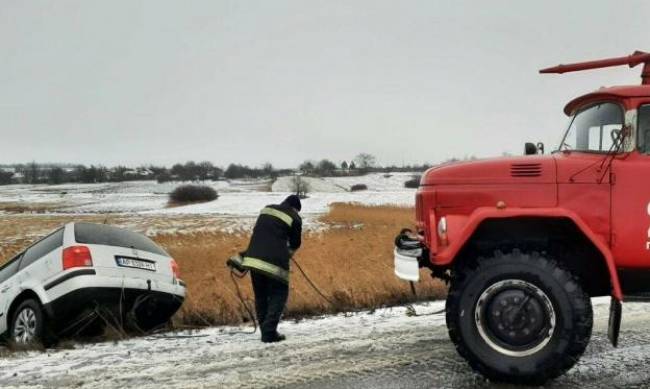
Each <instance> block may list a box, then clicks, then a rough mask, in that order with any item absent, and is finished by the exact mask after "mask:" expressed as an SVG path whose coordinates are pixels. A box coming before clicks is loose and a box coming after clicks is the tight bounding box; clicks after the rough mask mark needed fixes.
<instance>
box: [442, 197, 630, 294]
mask: <svg viewBox="0 0 650 389" xmlns="http://www.w3.org/2000/svg"><path fill="white" fill-rule="evenodd" d="M515 217H546V218H567V219H570V220H571V221H573V223H574V224H575V225H576V226H577V227H578V228H579V229H580V231H582V233H583V234H584V235H585V236H586V237H587V238H588V239H589V240H590V241H591V242H592V243H593V245H594V246H595V247H596V248H597V249H598V251H600V253H601V254H602V255H603V258H605V262H606V265H607V270H608V271H609V276H610V281H611V284H612V296H613V297H614V298H616V299H617V300H619V301H622V300H623V292H622V290H621V284H620V282H619V279H618V273H617V271H616V265H615V264H614V256H613V255H612V252H611V250H610V249H609V247H608V245H607V242H606V241H605V240H604V239H603V238H602V237H601V236H599V235H597V234H595V233H594V232H593V231H592V230H591V228H589V226H588V225H587V224H586V223H585V222H584V221H583V220H582V218H580V216H578V215H577V214H575V213H574V212H571V211H569V210H566V209H561V208H504V209H497V208H494V207H480V208H477V209H476V210H474V212H472V213H471V214H470V215H469V216H465V215H447V224H448V239H449V245H448V246H447V247H445V248H442V247H438V250H437V253H431V255H432V256H433V258H432V260H433V261H432V262H433V263H434V264H436V265H443V266H444V265H449V264H451V262H452V261H453V259H454V258H455V257H456V255H457V254H458V252H459V251H460V250H461V249H462V248H463V246H465V243H467V241H468V240H469V239H470V238H471V237H472V235H473V234H474V232H475V231H476V229H477V228H478V226H479V225H480V224H481V223H482V222H483V221H485V220H487V219H503V218H515Z"/></svg>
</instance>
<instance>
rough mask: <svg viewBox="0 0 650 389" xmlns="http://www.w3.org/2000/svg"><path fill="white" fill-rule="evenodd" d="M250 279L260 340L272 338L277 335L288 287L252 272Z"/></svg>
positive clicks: (287, 295)
mask: <svg viewBox="0 0 650 389" xmlns="http://www.w3.org/2000/svg"><path fill="white" fill-rule="evenodd" d="M251 279H252V281H253V292H255V311H256V313H257V322H258V323H259V325H260V330H261V331H262V339H270V338H273V337H274V336H275V335H276V333H277V329H278V323H279V322H280V316H282V311H284V306H285V305H286V304H287V298H288V297H289V285H287V284H285V283H284V282H281V281H277V280H274V279H273V278H270V277H267V276H265V275H263V274H259V273H256V272H254V271H251Z"/></svg>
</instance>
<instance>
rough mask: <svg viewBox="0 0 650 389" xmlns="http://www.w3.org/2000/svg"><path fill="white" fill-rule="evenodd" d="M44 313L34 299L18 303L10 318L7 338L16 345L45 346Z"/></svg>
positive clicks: (46, 342)
mask: <svg viewBox="0 0 650 389" xmlns="http://www.w3.org/2000/svg"><path fill="white" fill-rule="evenodd" d="M46 335H47V331H46V326H45V315H44V313H43V309H42V308H41V304H40V303H39V302H38V301H36V300H34V299H27V300H25V301H23V302H22V303H20V304H19V305H18V307H17V308H16V310H15V311H14V314H13V317H12V318H11V326H10V332H9V340H10V342H11V343H12V344H14V345H16V346H33V345H42V346H47V345H48V340H49V337H48V336H46Z"/></svg>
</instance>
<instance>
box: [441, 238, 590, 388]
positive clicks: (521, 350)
mask: <svg viewBox="0 0 650 389" xmlns="http://www.w3.org/2000/svg"><path fill="white" fill-rule="evenodd" d="M446 315H447V317H446V319H447V327H448V329H449V336H450V337H451V340H452V341H453V342H454V344H455V345H456V349H457V350H458V352H459V353H460V355H461V356H463V357H464V358H465V359H466V360H467V361H468V362H469V364H470V366H471V367H472V368H473V369H474V370H476V371H478V372H480V373H482V374H483V375H485V376H486V377H488V378H490V379H492V380H495V381H505V382H511V383H519V384H542V383H544V382H545V381H547V380H549V379H552V378H555V377H557V376H559V375H561V374H563V373H564V372H565V371H567V370H568V369H570V368H571V367H572V366H573V365H574V364H575V363H576V362H577V360H578V359H579V358H580V356H581V355H582V353H583V352H584V350H585V348H586V346H587V343H588V342H589V338H590V336H591V328H592V319H593V318H592V308H591V300H590V299H589V296H587V294H586V293H585V292H584V291H583V289H582V288H581V286H580V284H579V283H578V281H577V280H576V278H575V277H574V276H573V275H572V274H571V273H570V272H568V271H567V270H565V269H563V268H562V267H561V266H560V265H559V264H558V263H556V262H554V261H552V260H550V259H547V258H544V257H543V256H540V255H539V254H537V253H532V254H526V253H522V252H520V251H518V250H515V251H513V252H512V253H510V254H503V253H501V252H496V253H495V254H494V256H493V257H491V258H481V259H479V260H478V261H477V263H476V264H475V265H474V266H466V267H463V268H460V269H457V270H456V271H455V274H454V278H453V280H452V284H451V288H450V291H449V295H448V297H447V310H446Z"/></svg>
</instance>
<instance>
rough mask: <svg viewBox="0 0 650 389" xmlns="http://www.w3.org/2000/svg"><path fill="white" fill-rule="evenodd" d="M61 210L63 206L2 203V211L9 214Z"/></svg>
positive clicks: (0, 204) (0, 207) (0, 209)
mask: <svg viewBox="0 0 650 389" xmlns="http://www.w3.org/2000/svg"><path fill="white" fill-rule="evenodd" d="M57 208H61V204H50V203H36V204H30V203H16V202H3V203H0V211H3V212H7V213H14V214H15V213H46V212H51V211H54V210H55V209H57Z"/></svg>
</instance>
